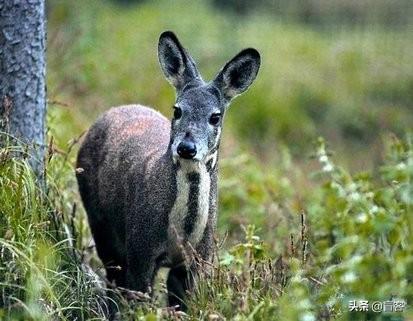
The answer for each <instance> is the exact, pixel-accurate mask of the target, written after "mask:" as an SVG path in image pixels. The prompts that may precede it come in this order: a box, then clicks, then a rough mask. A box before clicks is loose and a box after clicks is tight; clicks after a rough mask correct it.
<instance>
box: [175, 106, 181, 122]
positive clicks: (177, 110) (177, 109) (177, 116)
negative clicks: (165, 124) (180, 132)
mask: <svg viewBox="0 0 413 321" xmlns="http://www.w3.org/2000/svg"><path fill="white" fill-rule="evenodd" d="M181 117H182V109H181V108H179V107H177V106H174V119H176V120H178V119H179V118H181Z"/></svg>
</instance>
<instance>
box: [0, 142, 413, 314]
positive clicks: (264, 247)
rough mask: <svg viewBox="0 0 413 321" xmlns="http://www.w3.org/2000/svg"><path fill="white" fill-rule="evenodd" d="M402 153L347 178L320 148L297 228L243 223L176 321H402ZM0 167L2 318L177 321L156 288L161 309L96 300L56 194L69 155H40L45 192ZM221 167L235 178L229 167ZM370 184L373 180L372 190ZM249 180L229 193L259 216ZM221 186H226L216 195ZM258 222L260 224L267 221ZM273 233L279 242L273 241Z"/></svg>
mask: <svg viewBox="0 0 413 321" xmlns="http://www.w3.org/2000/svg"><path fill="white" fill-rule="evenodd" d="M412 143H413V142H412V137H411V136H407V138H406V139H405V140H399V139H397V138H396V137H392V138H390V139H389V145H388V155H387V157H386V160H385V163H384V165H383V166H382V167H381V168H380V170H378V172H377V173H361V174H358V175H355V176H352V175H350V174H349V173H348V172H347V171H345V170H344V169H343V168H341V167H339V166H337V165H336V164H335V163H334V161H333V160H332V159H331V158H330V157H329V156H328V155H329V153H328V152H327V151H326V147H325V144H324V141H322V140H320V141H319V144H318V148H317V151H316V155H317V159H318V161H319V164H320V166H319V167H320V170H319V171H318V172H315V173H314V175H315V176H317V177H318V179H317V181H318V182H317V183H316V186H317V187H316V188H315V189H314V191H313V192H312V193H310V194H309V196H308V198H307V200H306V202H305V207H304V208H303V210H302V212H301V213H296V215H295V217H294V218H293V222H294V224H295V228H291V227H289V226H288V225H286V224H283V223H282V222H281V223H278V226H276V227H275V230H272V234H271V235H267V234H270V232H271V231H270V230H267V229H266V228H265V226H266V224H265V223H261V225H260V227H257V226H255V225H252V224H248V223H250V222H251V221H253V220H254V219H250V220H248V219H247V218H248V215H247V216H246V221H245V222H244V223H245V224H248V225H241V226H243V227H242V235H240V234H239V235H238V236H237V234H235V235H232V236H231V238H232V244H230V243H231V242H225V241H224V240H220V241H219V243H218V244H217V259H216V260H215V263H214V264H213V266H212V267H211V266H208V268H203V269H202V271H205V272H204V273H205V275H203V277H202V278H201V279H200V281H199V283H198V286H197V288H196V289H195V292H194V295H193V296H191V299H190V302H189V316H188V317H184V318H189V319H194V320H318V319H323V320H364V318H365V317H366V315H365V314H362V313H359V314H357V313H349V312H348V304H349V302H350V301H351V300H355V299H366V300H370V301H381V302H383V301H390V300H395V301H397V300H403V302H405V303H406V304H407V306H406V308H405V311H404V312H403V313H392V314H380V315H377V314H372V313H370V317H375V318H376V319H377V317H380V318H381V319H380V320H408V318H409V317H412V310H411V307H410V304H411V302H412V299H413V287H412V279H411V275H413V274H412V272H413V242H412V241H413V240H412V237H413V236H412V235H413V233H412V232H413V221H412V213H413V208H412V206H413V204H412V200H413V185H412V179H413V146H412ZM1 155H2V157H1V162H0V172H1V174H2V175H1V179H0V191H1V192H0V199H1V200H2V202H1V203H0V204H1V205H0V212H1V214H2V215H1V224H0V227H1V228H0V283H1V296H0V297H1V302H0V303H1V304H0V316H2V318H4V319H6V320H56V319H57V320H104V319H105V317H106V314H107V311H108V306H109V305H110V304H115V303H114V302H116V304H117V306H118V308H119V309H120V311H121V313H122V320H160V319H163V320H177V319H182V316H181V315H179V314H178V313H176V312H174V311H173V310H168V309H166V308H162V305H160V304H159V302H161V301H162V293H163V292H164V285H163V286H162V285H161V288H160V290H159V291H160V292H159V293H160V294H159V295H160V296H161V297H159V295H158V296H157V297H155V298H153V299H150V298H145V297H143V300H142V296H140V295H139V294H134V293H133V292H127V293H126V294H127V295H126V296H125V295H124V294H125V293H124V291H121V290H118V289H112V288H106V285H105V283H104V281H103V280H104V279H103V278H102V273H101V272H102V271H101V267H100V266H99V265H98V264H97V263H96V261H95V262H94V261H93V260H96V259H95V258H94V257H93V255H95V254H91V252H90V248H89V247H88V244H89V242H90V236H89V234H88V233H87V232H83V231H84V229H85V226H84V224H85V217H84V215H83V214H82V213H79V212H77V211H76V207H75V206H74V204H73V203H72V202H71V199H74V198H75V197H74V196H73V195H71V194H72V193H74V191H73V190H70V189H67V188H63V187H62V186H70V184H72V182H71V180H73V175H72V174H71V172H72V171H73V170H74V169H73V168H72V166H71V165H70V163H69V162H68V161H67V159H68V157H67V155H59V154H50V155H49V162H48V164H47V172H48V186H49V187H48V190H47V191H43V190H40V189H39V188H38V187H37V184H36V179H35V177H34V176H33V174H32V172H31V169H30V167H29V166H28V165H27V162H26V161H24V160H16V159H13V158H12V157H11V155H12V154H11V151H10V149H7V148H4V149H2V150H1ZM225 166H226V167H234V169H235V168H239V161H238V160H235V161H234V162H233V163H231V164H226V165H225ZM243 166H244V167H245V168H247V169H249V167H250V166H251V167H253V168H254V166H256V165H254V164H253V163H245V164H244V165H243ZM249 170H250V169H249ZM255 170H256V169H255ZM247 172H248V171H247ZM373 174H377V175H378V176H379V178H377V179H373V178H372V176H374V175H373ZM247 177H248V175H247ZM256 179H258V182H261V180H262V179H263V178H262V177H260V176H257V177H254V178H253V179H251V180H248V181H247V182H246V183H245V185H242V186H240V187H239V190H238V191H237V192H234V195H236V197H238V198H239V199H241V200H242V201H243V202H244V204H242V206H241V208H246V209H247V210H246V211H248V214H249V215H260V214H259V211H260V210H259V208H257V206H256V204H257V203H256V202H257V201H256V200H254V197H251V195H254V194H253V193H252V194H251V193H249V190H253V189H254V185H255V184H256V183H257V181H255V180H256ZM275 182H277V180H275V179H274V180H273V179H272V178H265V184H264V186H266V187H265V190H266V191H261V192H260V193H257V195H261V194H263V193H265V192H268V193H269V194H271V193H270V192H269V190H271V189H272V188H274V187H275V186H273V184H274V183H275ZM228 183H229V182H228V181H226V179H224V186H225V184H228ZM275 188H277V187H275ZM267 189H268V190H267ZM62 191H63V192H62ZM290 193H291V192H290ZM286 195H287V196H286V199H288V198H289V197H291V196H288V193H287V194H286ZM270 200H271V201H272V202H273V204H277V202H278V201H279V200H277V199H276V198H272V197H271V196H268V199H262V198H259V200H258V202H259V203H264V204H265V203H266V202H269V201H270ZM227 210H228V211H232V209H231V208H229V209H227ZM264 212H265V213H263V214H261V215H269V214H271V212H269V211H264ZM292 214H293V213H291V215H292ZM224 215H225V214H224ZM272 219H273V220H274V219H275V218H274V217H273V218H272ZM228 225H230V224H228ZM283 228H284V229H287V231H288V232H289V234H288V235H285V236H284V235H283V234H282V233H278V231H279V230H280V231H282V229H283ZM276 231H277V232H276ZM261 235H263V236H265V238H266V240H264V239H263V238H261ZM277 243H278V244H277ZM200 264H202V262H200ZM91 266H94V269H92V268H91ZM122 294H123V295H122ZM136 295H137V296H136ZM137 298H138V299H137ZM406 318H407V319H406Z"/></svg>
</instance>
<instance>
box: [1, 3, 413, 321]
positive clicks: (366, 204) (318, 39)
mask: <svg viewBox="0 0 413 321" xmlns="http://www.w3.org/2000/svg"><path fill="white" fill-rule="evenodd" d="M47 4H48V6H47V8H48V51H47V54H48V74H47V77H48V79H47V84H48V99H49V107H48V108H49V109H48V131H49V138H50V139H51V137H53V144H52V143H50V145H51V148H50V150H51V151H53V152H54V153H51V154H50V155H49V158H48V166H47V169H48V179H49V187H50V191H49V194H48V195H49V197H48V199H47V202H44V201H43V199H42V194H41V193H36V192H35V188H34V187H33V186H35V184H34V183H33V178H31V179H30V176H29V170H28V168H27V166H26V167H21V165H16V164H15V163H13V162H11V163H7V162H4V161H3V162H0V165H1V173H2V175H3V176H4V177H5V179H4V180H1V179H0V183H2V185H1V187H2V188H0V192H2V193H3V194H1V196H2V198H1V199H2V200H3V201H2V202H0V211H4V212H5V213H9V214H8V215H6V216H4V217H0V221H1V222H2V224H0V235H3V234H4V239H0V241H2V242H3V243H4V244H6V245H7V244H9V245H8V246H9V248H8V249H9V251H10V253H12V254H10V257H12V258H14V259H13V260H12V259H10V260H8V261H4V262H6V264H5V265H4V266H2V265H0V275H2V276H3V274H4V277H3V279H4V280H5V281H4V282H3V283H2V284H5V285H7V286H6V287H5V290H3V292H2V293H8V297H12V295H11V294H10V293H12V294H13V295H14V296H15V297H17V298H20V300H22V301H24V302H26V303H27V304H28V308H27V309H26V310H27V311H28V312H27V313H29V314H30V313H31V314H30V315H31V316H32V319H33V320H46V319H48V318H47V317H43V315H44V313H43V310H42V309H43V308H42V307H43V305H42V304H43V303H40V304H39V302H43V301H42V300H44V298H46V301H47V300H49V301H47V302H52V304H49V305H50V307H48V308H49V309H50V311H54V312H51V314H53V313H56V315H65V316H68V318H69V319H73V318H77V319H80V320H82V319H88V318H92V317H94V318H96V319H99V318H103V315H104V313H103V312H102V311H101V309H102V306H103V305H102V304H101V303H99V302H100V300H102V295H100V294H99V292H96V289H95V288H96V286H95V285H94V283H93V282H89V281H87V280H90V271H86V272H85V271H84V270H82V269H81V268H80V266H82V267H83V265H81V264H80V263H79V262H78V261H76V260H74V259H73V255H72V248H73V246H72V245H73V244H72V243H71V242H72V241H70V242H69V241H68V240H69V239H70V238H71V234H70V233H68V232H67V231H68V230H71V231H72V236H73V238H74V241H73V242H74V245H75V248H76V250H77V251H79V253H81V254H82V260H85V261H87V263H90V265H91V266H93V267H94V268H95V269H96V270H98V269H97V268H96V267H99V263H97V262H96V260H95V258H93V255H92V256H91V255H90V253H89V252H90V251H89V250H90V247H89V245H90V234H89V232H88V228H87V224H86V220H85V215H84V214H85V213H84V211H83V209H82V207H81V206H78V207H76V206H75V205H74V203H77V204H80V199H79V195H78V193H77V186H76V182H75V178H74V162H75V156H76V149H77V147H78V144H76V143H75V142H76V141H77V138H78V137H79V136H80V135H81V134H82V133H84V132H85V131H86V130H87V129H88V127H89V126H90V125H91V124H92V123H93V122H94V120H95V119H96V117H97V116H98V115H100V114H101V113H103V112H104V111H105V110H107V109H109V108H110V107H111V106H117V105H122V104H130V103H141V104H144V105H149V106H152V107H154V108H156V109H158V110H160V111H161V112H162V113H164V114H165V115H166V116H168V117H170V116H171V114H172V108H171V106H172V105H173V103H174V91H173V89H172V87H171V86H170V85H169V84H168V83H167V82H166V80H165V79H164V77H163V74H162V72H161V70H160V68H159V66H158V59H157V52H156V49H157V41H158V37H159V35H160V33H161V32H162V31H164V30H173V31H174V32H175V33H176V34H177V35H178V37H179V38H180V40H181V41H182V43H183V44H184V46H185V47H186V48H188V50H189V51H190V52H191V54H192V55H193V57H194V58H195V60H196V61H197V62H198V66H199V69H200V70H201V72H202V74H203V75H204V78H206V79H211V78H213V77H214V76H215V74H216V73H217V72H218V70H219V69H220V68H221V67H222V66H223V65H224V63H225V62H226V61H228V60H229V59H230V58H232V57H233V56H234V55H235V54H236V53H238V52H239V51H240V50H241V49H243V48H245V47H255V48H257V49H258V50H259V51H260V53H261V55H262V66H261V70H260V72H259V75H258V78H257V80H256V82H255V83H254V84H253V86H252V87H251V88H250V90H249V91H248V92H247V93H245V94H244V95H242V96H241V97H239V98H237V99H236V100H235V101H234V102H233V104H232V106H231V108H230V110H229V112H228V115H227V117H226V124H225V133H224V136H223V144H222V148H221V160H220V182H219V188H220V207H219V220H218V227H219V231H218V232H219V233H218V239H219V243H220V244H221V242H222V243H223V245H222V246H221V247H220V249H219V251H218V252H219V253H218V254H219V259H218V261H220V265H219V266H218V267H216V269H217V271H215V272H216V274H214V277H213V278H205V279H204V280H203V281H204V282H205V284H204V283H202V282H201V284H200V286H199V287H198V288H197V291H196V293H195V294H194V297H193V301H194V302H192V304H191V305H190V306H191V312H192V315H193V317H194V318H196V319H198V320H224V317H225V318H227V319H228V320H273V319H274V320H300V321H314V320H316V319H317V320H332V319H339V320H352V321H353V320H367V319H369V320H378V319H377V318H376V317H377V316H378V318H379V319H380V320H410V319H411V318H412V313H411V308H410V310H409V311H410V312H409V313H410V314H405V316H404V317H403V316H402V315H401V314H392V315H386V314H383V315H382V314H380V315H372V314H350V315H348V313H346V312H348V306H347V304H348V302H349V300H351V299H354V298H358V299H369V300H382V301H383V300H388V299H391V298H395V299H397V298H399V299H404V300H406V301H407V307H411V306H412V302H413V286H412V282H413V280H412V275H413V219H412V218H413V184H412V182H413V138H412V136H411V135H410V136H409V135H406V133H408V132H409V131H411V128H412V124H413V63H412V52H413V28H412V27H413V14H412V13H413V1H409V0H394V1H390V0H363V1H355V0H342V1H339V0H330V1H328V0H308V1H299V0H291V1H286V0H261V1H246V0H242V1H235V0H229V1H219V0H209V1H183V0H178V1H167V0H159V1H138V0H136V1H132V0H129V1H128V0H117V1H115V0H112V1H103V0H101V1H97V0H90V1H89V0H88V1H80V0H79V1H73V0H49V1H48V3H47ZM319 136H322V137H324V139H325V140H322V139H318V137H319ZM404 137H405V139H403V138H404ZM73 147H74V148H73ZM66 152H67V153H66ZM0 177H1V175H0ZM10 182H13V184H10ZM3 185H4V186H3ZM15 186H19V190H21V193H22V195H26V194H27V195H28V196H31V198H30V197H19V195H17V196H16V195H15V194H13V193H14V192H13V191H14V190H15V189H16V188H15ZM3 187H4V188H3ZM25 199H34V201H33V202H31V203H30V204H31V205H30V204H26V203H24V200H25ZM38 199H39V200H38ZM19 202H20V203H19ZM16 204H20V205H19V206H16ZM29 205H30V206H31V207H30V206H29ZM76 209H77V211H76ZM33 213H38V214H36V215H33ZM73 213H77V214H76V215H74V214H73ZM50 217H52V218H54V219H55V220H56V221H57V223H55V224H56V226H58V227H59V226H60V227H59V228H60V229H59V228H56V229H57V230H58V233H57V232H56V235H57V236H55V237H51V240H49V239H47V240H46V241H45V240H44V238H45V235H46V234H45V233H48V232H47V231H49V229H48V226H49V225H48V224H49V223H50ZM2 220H4V224H3V221H2ZM302 220H304V221H302ZM59 224H60V225H59ZM65 224H66V225H65ZM3 226H6V227H5V228H3V229H2V227H3ZM8 226H9V227H10V228H9V229H8V228H7V227H8ZM38 226H40V228H39V227H38ZM62 226H63V227H64V228H62ZM68 226H69V227H68ZM33 227H35V228H33ZM3 230H4V231H3ZM9 231H11V232H9ZM27 231H29V232H30V233H28V232H27ZM52 231H55V229H52ZM59 231H60V232H59ZM62 231H64V232H62ZM3 232H4V233H3ZM26 232H27V233H26ZM59 233H60V234H59ZM62 235H63V236H62ZM8 242H9V243H8ZM39 244H40V245H42V244H48V245H47V246H49V248H48V249H49V251H45V250H44V249H45V246H44V245H42V246H39ZM51 244H55V245H53V250H51V248H52V246H51ZM66 244H69V246H66ZM57 245H59V246H63V247H64V249H62V250H61V249H60V248H59V247H58V246H57ZM47 246H46V247H47ZM66 247H67V248H68V250H66ZM17 248H18V249H21V253H25V255H26V256H24V257H23V256H22V254H21V253H20V252H18V251H16V250H15V249H17ZM39 249H40V250H41V251H42V252H41V253H40V254H39V251H40V250H39ZM13 251H14V252H13ZM69 252H70V253H69ZM85 253H86V254H85ZM83 254H85V255H83ZM20 256H21V257H23V258H24V259H18V258H19V257H20ZM43 256H50V257H51V259H50V262H52V263H53V264H52V263H50V262H49V263H50V264H49V263H48V264H49V265H48V264H46V263H47V262H46V263H44V262H43V263H42V261H41V260H40V261H39V257H40V258H42V257H43ZM75 258H76V257H75ZM27 262H29V263H30V264H29V263H27ZM39 262H40V263H39ZM62 262H63V263H62ZM0 263H1V262H0ZM10 266H11V267H10ZM51 266H52V267H51ZM16 271H17V272H16ZM33 271H35V272H33ZM39 271H40V272H39ZM42 271H43V272H42ZM51 271H52V272H51ZM53 271H56V273H55V274H54V272H53ZM2 273H3V274H2ZM38 273H43V274H44V276H45V277H44V279H45V281H44V282H43V281H42V279H40V278H36V279H33V277H30V275H37V274H38ZM50 274H51V275H53V278H50V277H49V275H50ZM63 276H64V277H63ZM55 279H56V280H55ZM16 280H17V281H16ZM35 280H37V281H38V283H39V284H37V283H36V282H34V281H35ZM85 280H86V281H85ZM69 283H70V286H69V285H68V284H69ZM15 284H20V285H22V286H21V287H20V288H18V287H16V286H15ZM33 284H34V285H35V286H38V287H39V288H40V287H41V286H43V287H44V288H45V289H46V290H47V291H49V292H46V295H45V294H44V290H39V291H32V292H30V291H29V292H27V289H29V290H30V289H37V287H34V285H33ZM68 289H69V290H68ZM50 293H52V294H53V295H54V297H53V296H52V295H51V294H50ZM3 296H4V295H3ZM4 297H7V295H6V296H4ZM7 302H9V301H7ZM10 302H12V300H11V301H10ZM297 302H298V303H297ZM59 304H60V305H59ZM120 305H121V307H122V308H121V310H122V311H123V312H124V314H123V315H124V316H125V318H124V319H125V320H129V319H130V320H137V319H139V320H156V319H157V318H158V317H153V316H154V313H156V315H158V314H159V313H158V312H159V308H158V306H155V307H154V306H153V305H147V306H145V305H142V304H138V305H137V306H135V305H133V304H131V302H129V301H128V302H123V303H122V304H120ZM13 306H14V305H10V307H11V308H10V309H11V310H13V309H14V308H13ZM3 311H6V310H1V309H0V319H1V317H2V312H3ZM33 311H35V312H36V313H38V315H39V317H38V318H37V317H33V315H35V314H33V313H34V312H33ZM162 313H163V312H162ZM16 315H19V314H16ZM36 315H37V314H36ZM126 316H129V317H130V318H129V317H126ZM214 316H218V317H217V318H215V317H214ZM274 316H277V318H274ZM409 317H410V319H408V318H409ZM17 319H18V318H17V317H16V320H17ZM158 319H161V318H160V317H159V318H158ZM169 319H173V318H169ZM13 320H14V319H13ZM18 320H20V319H18Z"/></svg>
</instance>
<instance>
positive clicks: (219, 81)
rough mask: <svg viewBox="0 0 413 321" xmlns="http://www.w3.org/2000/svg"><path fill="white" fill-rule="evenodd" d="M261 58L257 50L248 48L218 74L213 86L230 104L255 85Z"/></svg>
mask: <svg viewBox="0 0 413 321" xmlns="http://www.w3.org/2000/svg"><path fill="white" fill-rule="evenodd" d="M260 63H261V58H260V54H259V53H258V51H257V50H255V49H253V48H248V49H244V50H242V51H241V52H240V53H239V54H238V55H236V56H235V57H234V58H232V59H231V60H230V61H229V62H228V63H227V64H226V65H225V66H224V68H222V70H221V71H220V72H219V73H218V75H217V76H216V78H215V80H214V81H213V84H214V85H215V86H216V87H217V88H218V89H219V90H220V91H221V93H222V94H223V96H224V97H225V99H226V100H227V101H228V102H229V101H231V99H233V98H234V97H236V96H238V95H239V94H241V93H243V92H244V91H246V90H247V89H248V87H249V86H250V85H251V84H252V83H253V81H254V79H255V77H256V76H257V73H258V70H259V69H260Z"/></svg>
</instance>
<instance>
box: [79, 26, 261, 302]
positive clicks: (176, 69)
mask: <svg viewBox="0 0 413 321" xmlns="http://www.w3.org/2000/svg"><path fill="white" fill-rule="evenodd" d="M158 60H159V64H160V67H161V70H162V71H163V73H164V75H165V77H166V79H167V80H168V82H169V83H170V84H172V86H173V87H174V88H175V90H176V99H175V103H174V104H173V118H172V120H168V119H167V118H166V117H164V116H163V115H162V114H161V113H159V112H158V111H156V110H154V109H152V108H149V107H145V106H142V105H124V106H119V107H113V108H111V109H109V110H108V111H106V112H105V113H104V114H103V115H101V116H100V117H99V118H98V120H97V121H96V122H95V123H94V124H93V125H92V126H91V127H90V129H89V130H88V132H87V134H86V135H85V138H84V139H83V142H82V144H81V147H80V149H79V152H78V157H77V163H76V177H77V181H78V187H79V193H80V196H81V199H82V202H83V205H84V208H85V210H86V213H87V217H88V222H89V225H90V229H91V232H92V236H93V239H94V241H95V245H96V250H97V254H98V256H99V258H100V259H101V261H102V263H103V264H104V266H105V270H106V278H107V280H108V281H109V282H111V284H115V285H116V286H119V287H125V288H127V289H130V290H134V291H141V292H145V293H151V291H152V288H153V282H154V278H155V276H156V273H157V271H158V270H159V269H160V268H161V267H166V268H169V274H168V277H167V282H166V285H167V290H168V300H169V305H170V306H174V307H177V308H180V309H182V310H184V309H186V305H185V300H186V298H187V295H188V294H189V293H191V290H192V289H193V286H194V276H196V275H198V272H199V267H198V265H197V264H195V263H194V260H191V259H188V253H191V252H190V251H189V249H192V251H193V253H196V255H197V256H199V257H200V258H201V259H202V260H205V261H206V262H211V260H212V257H213V252H214V233H215V229H216V224H217V201H218V190H217V185H218V158H219V157H218V154H219V147H220V142H221V133H222V127H223V121H224V117H225V114H226V112H227V110H228V107H229V105H230V102H231V101H232V99H234V98H235V97H236V96H238V95H240V94H241V93H243V92H245V91H246V90H247V89H248V88H249V87H250V85H251V84H252V83H253V81H254V80H255V78H256V76H257V73H258V70H259V68H260V61H261V58H260V54H259V53H258V51H257V50H256V49H253V48H247V49H244V50H242V51H241V52H239V53H238V54H237V55H236V56H235V57H234V58H232V59H231V60H230V61H229V62H227V63H226V64H225V65H224V67H223V68H222V69H221V70H220V71H219V72H218V74H217V76H216V77H215V79H214V80H212V81H210V82H205V81H204V80H203V79H202V77H201V75H200V73H199V71H198V69H197V66H196V64H195V62H194V60H193V58H192V57H191V56H190V54H189V53H188V51H187V50H186V49H185V48H184V47H183V46H182V45H181V43H180V42H179V40H178V38H177V36H176V35H175V34H174V33H173V32H171V31H165V32H163V33H162V34H161V35H160V37H159V42H158ZM192 257H193V255H192Z"/></svg>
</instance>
